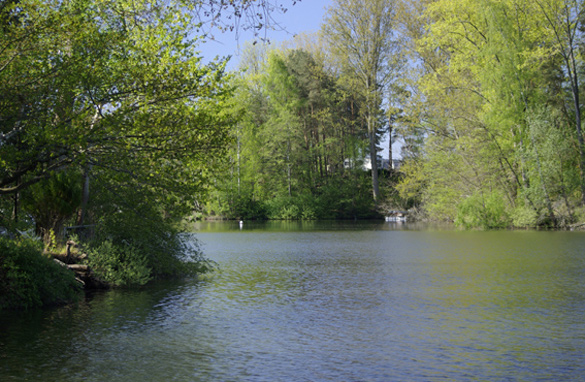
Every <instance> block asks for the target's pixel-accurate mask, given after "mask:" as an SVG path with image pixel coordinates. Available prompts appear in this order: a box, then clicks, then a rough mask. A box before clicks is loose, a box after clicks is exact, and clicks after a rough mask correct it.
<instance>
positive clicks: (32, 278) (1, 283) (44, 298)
mask: <svg viewBox="0 0 585 382" xmlns="http://www.w3.org/2000/svg"><path fill="white" fill-rule="evenodd" d="M42 250H43V248H42V243H40V242H38V241H34V240H30V239H18V240H9V239H6V238H3V237H0V310H2V309H30V308H38V307H42V306H49V305H58V304H64V303H67V302H71V301H75V300H76V299H77V298H78V297H79V293H80V285H79V284H78V283H77V282H76V281H75V276H74V274H73V272H71V271H69V270H67V269H65V268H64V267H62V266H60V265H59V264H57V263H56V262H54V261H53V260H52V259H50V258H48V257H46V256H44V255H42Z"/></svg>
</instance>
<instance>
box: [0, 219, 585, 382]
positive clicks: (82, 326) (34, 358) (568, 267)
mask: <svg viewBox="0 0 585 382" xmlns="http://www.w3.org/2000/svg"><path fill="white" fill-rule="evenodd" d="M195 228H196V230H197V233H196V234H195V236H196V237H197V240H199V242H200V243H201V246H202V248H203V250H204V252H205V253H206V255H207V257H209V258H210V259H212V260H214V261H215V262H217V264H218V270H217V271H216V272H214V273H213V274H210V275H207V276H204V277H202V278H201V279H199V280H181V281H173V282H160V283H155V284H153V285H151V286H148V287H146V288H142V289H138V290H113V291H108V292H104V293H97V294H95V295H94V296H92V297H91V298H88V299H87V300H86V301H83V302H81V303H79V304H77V305H74V306H73V305H72V306H67V307H62V308H58V309H52V310H48V311H34V312H25V313H10V314H8V313H6V314H3V315H2V317H0V380H1V381H108V382H113V381H125V382H126V381H141V382H142V381H266V382H268V381H539V380H542V381H551V380H554V381H563V380H564V381H576V380H582V379H583V376H584V375H585V233H583V232H548V231H488V232H473V231H457V230H453V229H450V228H444V227H429V226H422V225H412V224H400V223H386V222H360V223H356V222H289V223H285V222H273V223H256V224H254V223H248V222H244V225H243V227H241V228H240V227H239V225H238V224H237V223H198V224H196V226H195Z"/></svg>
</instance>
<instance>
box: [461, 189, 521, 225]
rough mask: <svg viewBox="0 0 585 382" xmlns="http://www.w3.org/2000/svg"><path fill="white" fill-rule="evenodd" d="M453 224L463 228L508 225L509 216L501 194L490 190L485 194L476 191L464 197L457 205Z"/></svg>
mask: <svg viewBox="0 0 585 382" xmlns="http://www.w3.org/2000/svg"><path fill="white" fill-rule="evenodd" d="M455 224H456V225H457V226H459V227H462V228H465V229H471V228H481V229H494V228H506V227H508V226H509V224H510V218H509V216H508V214H507V212H506V205H505V203H504V199H503V197H502V194H500V193H499V192H491V193H489V194H487V195H486V194H483V193H479V192H478V193H475V194H473V195H471V196H469V197H467V198H465V199H464V200H463V201H462V202H461V203H459V205H458V206H457V217H456V218H455Z"/></svg>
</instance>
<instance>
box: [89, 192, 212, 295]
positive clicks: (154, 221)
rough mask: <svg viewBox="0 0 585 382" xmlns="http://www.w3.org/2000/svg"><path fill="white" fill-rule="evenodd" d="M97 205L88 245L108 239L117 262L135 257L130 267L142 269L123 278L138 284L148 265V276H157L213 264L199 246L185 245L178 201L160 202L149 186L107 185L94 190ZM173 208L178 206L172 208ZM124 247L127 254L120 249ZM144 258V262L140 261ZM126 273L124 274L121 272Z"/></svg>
mask: <svg viewBox="0 0 585 382" xmlns="http://www.w3.org/2000/svg"><path fill="white" fill-rule="evenodd" d="M95 197H96V200H95V203H97V206H99V209H98V208H97V206H95V207H94V209H93V211H94V213H95V214H96V215H97V216H99V220H97V221H96V227H95V230H94V236H93V239H92V240H91V241H90V242H89V247H90V249H91V248H94V249H95V252H96V253H98V254H99V253H100V251H99V249H98V248H99V247H101V246H102V245H103V243H106V242H110V243H111V246H112V248H113V249H112V251H109V252H108V253H111V254H112V255H111V256H110V258H116V256H118V257H117V258H118V259H119V260H120V261H129V262H135V264H134V265H127V266H128V267H133V268H130V269H135V270H140V272H138V271H136V272H134V271H133V272H134V274H135V275H136V276H137V277H136V279H134V280H132V279H131V278H128V277H126V278H125V279H124V280H125V281H124V284H125V285H127V284H141V283H143V281H144V280H145V278H144V277H143V273H142V270H144V267H146V268H148V269H149V270H150V273H149V277H150V278H154V279H158V278H165V277H179V276H184V275H188V274H195V273H199V272H205V271H208V270H210V269H211V267H212V266H211V263H210V262H209V261H208V260H207V259H205V258H204V257H203V255H202V253H201V251H200V250H199V248H198V247H197V246H192V245H190V244H187V243H186V242H185V241H184V240H183V237H182V235H181V233H180V231H179V228H178V222H179V221H180V220H181V218H182V217H183V216H184V210H183V209H182V208H181V207H180V203H176V202H173V203H171V202H167V203H163V201H162V200H160V199H159V201H158V202H156V203H155V202H153V201H155V200H157V198H160V197H161V195H159V194H157V193H154V194H151V193H150V192H148V191H147V190H140V189H135V188H124V189H122V188H120V189H118V190H117V191H116V193H112V190H111V189H110V188H108V187H106V188H105V189H99V190H96V194H95ZM174 208H176V209H174ZM125 252H128V253H129V255H128V257H126V258H125V257H124V256H125V255H124V253H125ZM143 259H144V260H145V261H146V262H145V263H144V262H143ZM124 277H125V276H124Z"/></svg>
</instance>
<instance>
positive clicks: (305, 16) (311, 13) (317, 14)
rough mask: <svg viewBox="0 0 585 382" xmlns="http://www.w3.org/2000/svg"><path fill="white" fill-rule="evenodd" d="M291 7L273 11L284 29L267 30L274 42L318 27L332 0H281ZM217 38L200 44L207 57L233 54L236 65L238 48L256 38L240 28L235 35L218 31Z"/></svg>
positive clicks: (288, 38)
mask: <svg viewBox="0 0 585 382" xmlns="http://www.w3.org/2000/svg"><path fill="white" fill-rule="evenodd" d="M279 3H282V4H283V5H285V6H286V7H287V8H288V11H287V12H286V13H278V14H273V18H274V19H275V21H276V22H277V23H278V24H279V26H280V27H281V28H283V29H284V31H278V30H268V31H267V32H266V33H267V37H268V39H270V40H271V42H272V43H278V42H282V41H286V40H290V39H292V37H293V36H294V35H295V34H297V33H301V32H315V31H318V30H319V28H320V26H321V22H322V20H323V17H324V16H325V12H326V8H327V7H329V6H331V5H332V3H333V0H302V1H297V3H296V4H295V5H294V6H293V5H292V0H280V1H279ZM214 37H215V39H216V41H208V42H207V43H205V44H203V45H201V46H200V50H201V53H202V55H203V57H204V59H205V61H207V60H211V59H213V58H214V57H215V56H220V57H223V56H228V55H231V56H232V59H231V61H230V63H229V68H230V69H233V68H235V67H236V66H237V65H238V62H239V51H238V45H239V48H240V50H241V49H242V48H243V47H244V43H245V42H246V41H249V40H253V39H254V36H253V35H252V34H251V33H244V32H243V31H240V36H239V37H238V38H236V34H235V33H228V32H226V33H215V35H214Z"/></svg>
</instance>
